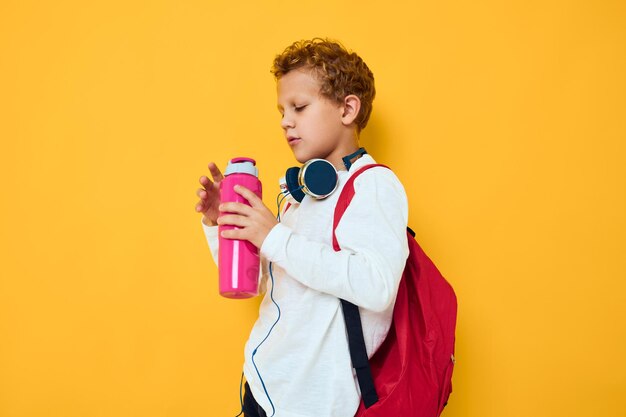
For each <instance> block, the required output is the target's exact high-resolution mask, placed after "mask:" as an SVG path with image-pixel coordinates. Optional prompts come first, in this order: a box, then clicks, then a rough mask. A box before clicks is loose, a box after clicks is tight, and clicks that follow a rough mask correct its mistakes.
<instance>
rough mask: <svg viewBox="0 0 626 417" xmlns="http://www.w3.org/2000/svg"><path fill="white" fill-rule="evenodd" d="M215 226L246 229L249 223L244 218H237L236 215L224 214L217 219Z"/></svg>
mask: <svg viewBox="0 0 626 417" xmlns="http://www.w3.org/2000/svg"><path fill="white" fill-rule="evenodd" d="M217 224H219V225H221V226H224V225H226V226H237V227H247V226H249V224H250V221H249V220H248V218H247V217H245V216H239V215H237V214H224V215H221V216H220V217H218V218H217Z"/></svg>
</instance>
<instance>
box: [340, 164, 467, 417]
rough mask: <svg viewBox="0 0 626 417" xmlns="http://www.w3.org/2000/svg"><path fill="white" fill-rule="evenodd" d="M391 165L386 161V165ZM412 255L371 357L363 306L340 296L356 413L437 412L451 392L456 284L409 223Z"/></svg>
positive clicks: (346, 194) (349, 193) (344, 195)
mask: <svg viewBox="0 0 626 417" xmlns="http://www.w3.org/2000/svg"><path fill="white" fill-rule="evenodd" d="M376 166H383V167H385V166H384V165H367V166H364V167H363V168H361V169H359V170H358V171H357V172H355V173H354V174H353V175H352V176H351V177H350V179H349V180H348V182H347V183H346V185H345V186H344V188H343V190H342V192H341V195H340V196H339V200H338V202H337V206H336V208H335V216H334V221H333V247H334V249H335V250H336V251H339V250H341V248H340V247H339V242H337V238H336V236H335V229H336V228H337V225H338V224H339V221H340V220H341V216H342V215H343V213H344V212H345V211H346V209H347V207H348V205H349V204H350V201H351V200H352V197H353V196H354V180H355V179H356V178H357V177H358V176H359V175H360V174H361V173H362V172H363V171H365V170H367V169H370V168H373V167H376ZM385 168H387V167H385ZM407 233H408V236H407V237H408V243H409V257H408V259H407V261H406V266H405V268H404V272H403V274H402V279H401V281H400V286H399V288H398V295H397V298H396V303H395V306H394V310H393V320H392V323H391V328H390V329H389V333H388V334H387V338H386V339H385V341H384V342H383V344H382V345H381V346H380V348H379V349H378V350H377V351H376V353H375V354H374V355H373V356H372V358H371V359H370V360H368V358H367V353H366V350H365V342H364V339H363V331H362V328H361V319H360V315H359V309H358V307H357V306H355V305H354V304H352V303H349V302H347V301H345V300H341V304H342V307H343V312H344V319H345V321H346V328H347V333H348V342H349V346H350V356H351V358H352V365H353V367H354V368H355V370H356V375H357V379H358V381H359V387H360V389H361V398H362V401H361V404H360V405H359V409H358V410H357V413H356V417H396V416H415V417H436V416H439V415H440V414H441V412H442V411H443V408H444V406H445V405H446V404H447V401H448V397H449V395H450V393H451V392H452V370H453V368H454V363H455V360H454V339H455V338H454V328H455V325H456V313H457V302H456V296H455V294H454V290H453V289H452V287H451V286H450V284H449V283H448V282H447V281H446V280H445V279H444V278H443V276H442V275H441V273H440V272H439V271H438V270H437V267H436V266H435V265H434V264H433V262H432V261H431V260H430V259H429V258H428V256H426V254H425V253H424V251H423V250H422V248H420V246H419V245H418V244H417V242H416V241H415V238H414V237H415V234H414V233H413V231H412V230H411V229H409V228H407Z"/></svg>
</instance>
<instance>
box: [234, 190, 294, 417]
mask: <svg viewBox="0 0 626 417" xmlns="http://www.w3.org/2000/svg"><path fill="white" fill-rule="evenodd" d="M301 188H302V187H299V188H298V189H301ZM288 194H289V193H282V192H281V193H279V194H278V195H277V196H276V205H277V206H278V207H277V215H276V219H277V220H278V221H280V205H281V204H282V202H283V201H284V200H285V198H287V195H288ZM272 267H273V263H272V262H270V264H269V271H270V279H271V281H272V289H271V290H270V299H271V300H272V303H274V305H275V306H276V310H277V311H278V316H277V317H276V321H274V323H273V324H272V326H271V327H270V329H269V331H268V332H267V334H266V335H265V337H264V338H263V340H261V343H259V344H258V345H257V347H256V348H254V350H253V351H252V358H251V359H252V365H253V366H254V370H255V371H256V374H257V375H258V376H259V379H260V380H261V385H262V386H263V391H264V392H265V396H266V397H267V399H268V400H269V402H270V405H271V406H272V414H271V415H270V416H269V417H273V416H274V414H275V413H276V408H275V407H274V402H273V401H272V398H271V397H270V394H269V393H268V392H267V387H266V386H265V381H263V377H262V376H261V373H260V372H259V368H258V367H257V366H256V362H255V361H254V355H256V353H257V351H258V350H259V348H260V347H261V345H263V343H265V341H266V340H267V338H268V337H270V334H271V333H272V330H274V327H275V326H276V324H278V321H279V320H280V315H281V313H280V306H279V305H278V303H277V302H276V300H275V299H274V273H273V268H272ZM242 383H243V374H242V376H241V383H240V384H239V399H240V401H241V413H243V400H242V399H241V386H242ZM241 413H239V414H238V415H237V416H235V417H239V415H241Z"/></svg>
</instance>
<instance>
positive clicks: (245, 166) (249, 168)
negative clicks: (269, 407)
mask: <svg viewBox="0 0 626 417" xmlns="http://www.w3.org/2000/svg"><path fill="white" fill-rule="evenodd" d="M255 165H256V161H255V160H254V159H252V158H243V157H239V158H233V159H231V160H230V162H229V163H228V166H227V167H226V172H224V175H230V174H249V175H254V176H255V177H258V176H259V170H258V168H257V167H256V166H255Z"/></svg>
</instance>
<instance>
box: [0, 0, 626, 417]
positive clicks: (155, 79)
mask: <svg viewBox="0 0 626 417" xmlns="http://www.w3.org/2000/svg"><path fill="white" fill-rule="evenodd" d="M625 5H626V3H624V2H623V1H622V0H615V1H608V0H607V1H590V0H589V1H586V2H585V1H556V0H548V1H546V0H542V1H536V0H531V1H527V0H515V1H510V2H509V1H499V0H487V1H483V0H473V1H458V2H454V1H448V0H443V1H418V2H373V1H366V0H360V1H341V2H339V1H334V0H332V1H331V0H319V1H316V2H311V1H306V0H303V1H300V2H288V1H278V0H274V1H239V2H230V1H225V0H224V1H194V2H192V1H176V0H162V1H142V2H139V1H120V0H114V1H68V0H65V1H48V2H44V1H8V0H2V2H1V3H0V140H1V144H2V146H1V148H0V181H1V187H0V189H1V201H0V203H1V206H0V233H1V241H0V256H1V264H0V276H1V279H0V416H2V417H31V416H42V417H43V416H46V417H92V416H93V417H105V416H106V417H127V416H137V417H139V416H141V417H143V416H145V417H161V416H172V417H185V416H194V417H196V416H232V415H235V414H236V413H237V412H238V408H239V403H238V401H239V400H238V390H239V376H240V369H241V364H242V360H243V355H242V349H243V343H244V341H245V339H246V337H247V334H248V331H249V329H250V327H251V325H252V323H253V320H254V318H255V314H256V310H257V307H258V300H247V301H236V300H227V299H223V298H220V297H219V296H218V294H217V284H216V275H217V270H216V267H215V266H214V265H213V263H212V260H211V258H210V255H209V250H208V248H207V245H206V243H205V241H204V237H203V234H202V230H201V227H200V218H199V215H198V214H197V213H195V212H194V205H195V203H196V200H197V199H196V197H195V190H196V188H197V186H198V183H197V180H198V178H199V177H200V175H203V174H206V173H207V169H206V164H207V163H208V162H209V161H211V160H213V161H216V162H217V163H218V164H220V166H222V167H223V166H224V165H225V163H226V161H227V160H228V159H229V158H231V157H233V156H239V155H247V156H252V157H255V158H256V159H257V160H258V161H259V163H258V165H259V168H260V172H261V179H262V181H263V182H264V187H265V196H264V200H265V202H266V203H267V204H268V205H269V206H270V207H271V208H272V209H274V205H275V196H276V194H277V192H278V188H277V185H276V181H277V179H278V177H279V176H280V175H281V174H282V173H283V172H284V170H285V169H286V168H287V167H288V166H291V165H294V164H295V161H294V160H293V158H292V156H291V153H290V151H289V149H288V147H287V146H286V145H285V142H284V139H283V137H282V132H281V130H280V127H279V114H278V112H277V111H276V107H275V106H276V103H275V84H274V80H273V78H272V76H271V74H270V73H269V67H270V64H271V61H272V59H273V57H274V55H275V54H276V53H278V52H280V51H281V50H282V49H283V48H284V47H285V46H287V45H288V44H289V43H291V42H292V41H294V40H298V39H303V38H310V37H313V36H329V37H333V38H336V39H339V40H341V41H342V42H343V43H344V44H345V45H346V46H348V47H349V48H351V49H353V50H355V51H357V52H358V53H359V54H360V55H361V56H362V57H363V58H364V59H365V61H366V62H367V63H368V65H369V66H370V68H371V69H372V70H373V72H374V74H375V77H376V83H377V91H378V95H377V98H376V100H375V102H374V113H373V116H372V119H371V121H370V125H369V126H368V127H367V128H366V129H365V131H364V133H363V137H362V144H363V145H364V146H366V147H367V148H368V150H369V151H370V153H372V154H373V155H374V156H375V157H376V158H377V159H378V160H379V161H380V162H383V163H386V164H389V165H390V166H392V167H393V169H394V170H395V172H396V173H397V174H398V176H399V177H400V178H401V180H402V181H403V183H404V185H405V187H406V190H407V193H408V195H409V196H410V224H411V225H412V227H413V228H414V229H416V231H417V235H418V240H419V241H420V243H421V244H422V246H423V247H424V248H425V249H426V251H427V253H429V255H430V256H431V257H432V258H433V259H434V260H435V262H436V263H437V265H438V266H439V267H440V269H441V270H442V272H443V273H444V275H445V276H446V277H447V278H448V280H449V281H450V282H451V283H452V284H453V286H454V287H455V289H456V291H457V295H458V298H459V319H458V329H457V358H458V362H457V368H456V370H455V374H454V379H453V385H454V392H453V394H452V396H451V398H450V404H449V406H448V408H447V409H446V411H445V412H444V416H447V417H460V416H473V417H492V416H493V417H501V416H520V417H521V416H546V417H547V416H571V417H573V416H622V415H624V398H625V396H626V361H625V359H624V354H625V353H626V352H625V341H626V340H625V339H626V334H625V333H626V323H625V320H624V319H625V318H626V317H625V316H626V296H625V295H624V293H625V292H626V284H625V278H626V256H625V255H624V249H625V248H626V222H625V219H626V184H625V183H626V163H625V162H626V161H625V159H626V158H625V157H626V149H625V148H626V146H625V141H626V82H625V80H626V42H625V40H626V24H625V21H626V20H625V18H626V6H625Z"/></svg>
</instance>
